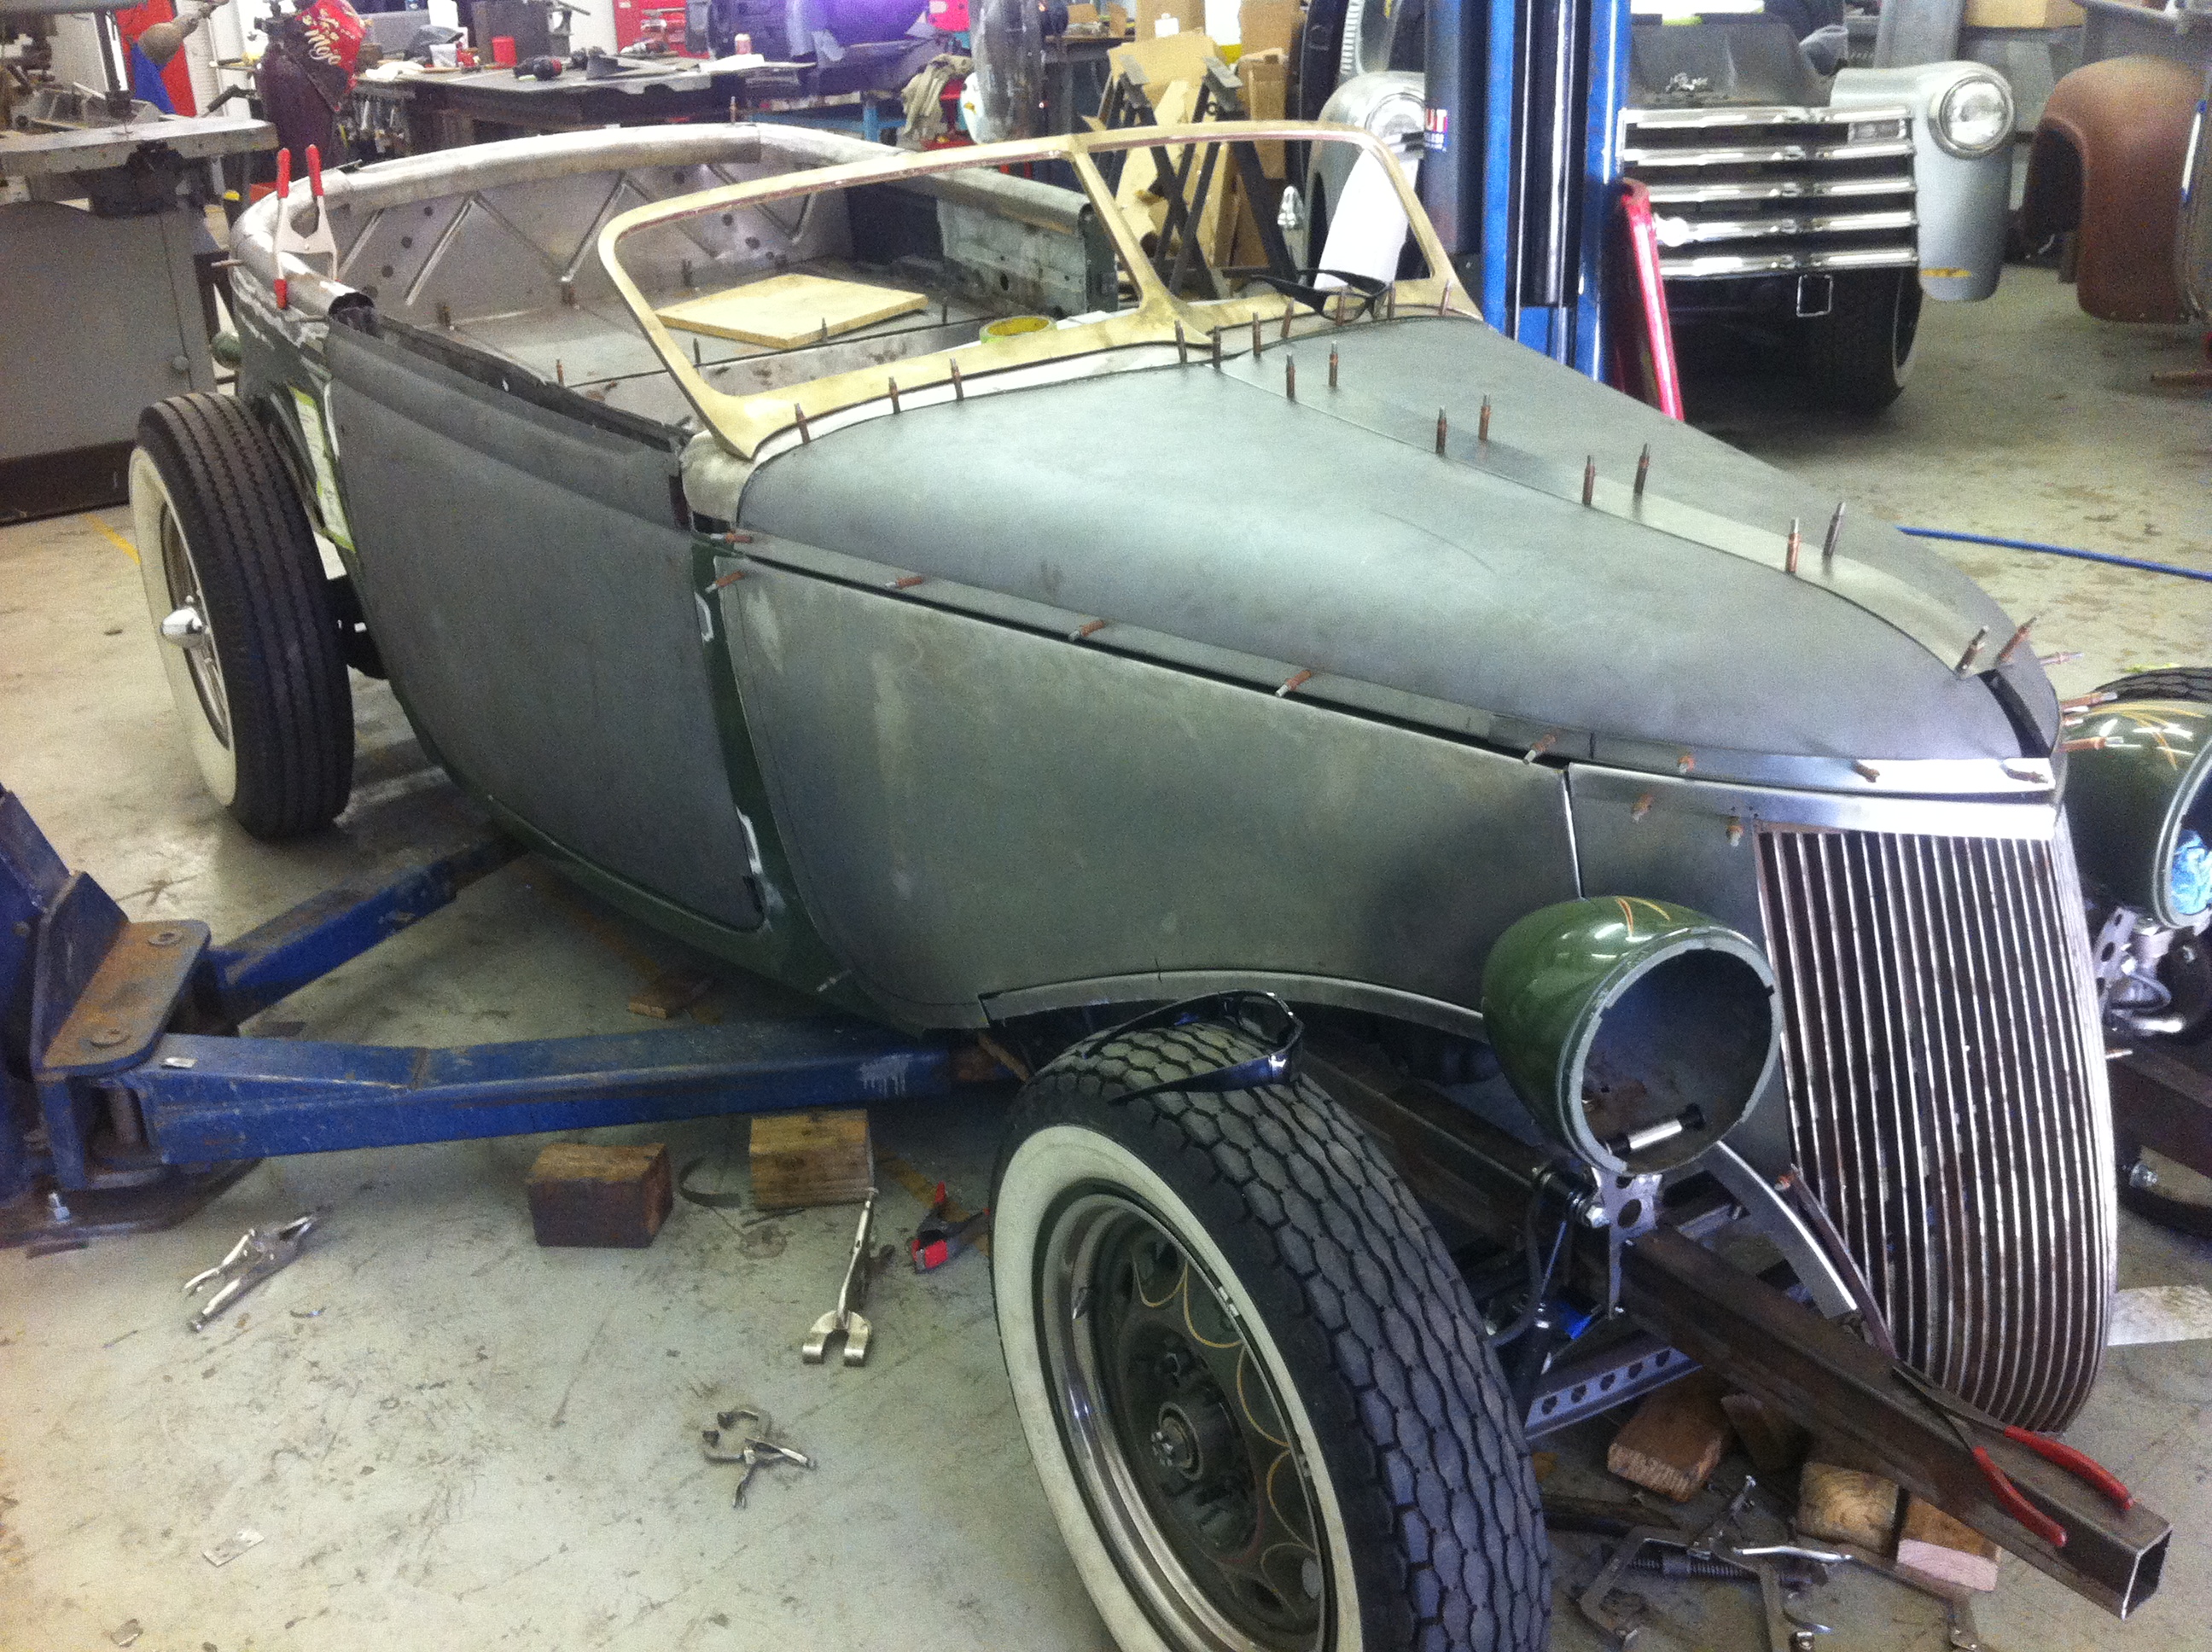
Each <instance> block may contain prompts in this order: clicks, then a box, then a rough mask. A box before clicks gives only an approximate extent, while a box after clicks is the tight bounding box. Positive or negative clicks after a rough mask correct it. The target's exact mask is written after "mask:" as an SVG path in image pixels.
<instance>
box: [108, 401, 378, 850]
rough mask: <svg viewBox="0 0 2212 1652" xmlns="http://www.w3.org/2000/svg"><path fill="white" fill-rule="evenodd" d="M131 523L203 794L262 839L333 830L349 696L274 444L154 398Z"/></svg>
mask: <svg viewBox="0 0 2212 1652" xmlns="http://www.w3.org/2000/svg"><path fill="white" fill-rule="evenodd" d="M131 523H132V525H133V527H134V528H135V530H136V532H137V544H138V570H139V574H140V576H141V578H142V580H143V582H144V585H145V588H146V606H147V609H148V611H149V613H150V614H151V615H152V616H153V620H154V625H155V635H156V636H157V638H159V639H161V640H160V641H159V644H158V646H159V647H160V648H161V653H162V656H163V658H162V666H163V669H164V670H165V671H167V675H168V678H169V691H170V694H171V695H172V696H173V698H174V699H175V701H176V702H177V713H178V715H179V716H180V717H181V718H182V719H183V720H184V722H185V737H186V739H187V740H188V742H189V743H190V744H191V750H192V756H193V757H194V759H195V760H196V761H197V763H198V764H199V768H200V774H201V777H202V778H203V779H204V780H206V782H207V787H208V790H209V791H210V792H211V793H214V795H215V799H216V801H217V802H218V803H220V804H222V805H223V806H224V807H225V808H227V809H228V810H229V811H230V812H231V815H232V816H233V817H234V818H235V819H236V820H237V822H238V823H239V824H240V826H243V827H244V828H245V829H246V830H247V831H248V832H250V833H252V835H254V836H256V837H259V838H268V839H281V838H288V837H297V836H299V835H302V834H303V833H307V832H312V831H315V830H317V829H319V828H321V827H324V826H327V825H329V824H330V823H331V821H332V820H334V819H336V818H337V815H338V813H339V812H340V811H342V810H343V809H344V807H345V805H346V799H347V797H348V795H349V793H351V792H352V790H353V691H352V688H351V686H350V684H349V683H348V681H347V678H346V668H345V661H344V657H343V652H342V647H341V639H340V636H339V632H338V625H337V618H336V616H334V614H333V613H332V610H331V599H330V590H329V581H328V580H327V579H326V578H325V575H324V573H323V564H322V557H321V554H320V553H319V551H318V550H317V549H316V546H315V538H314V535H313V532H312V531H310V530H309V528H308V526H307V513H305V512H304V511H303V510H302V509H301V506H300V499H299V495H298V494H297V493H295V491H294V489H293V485H292V482H291V479H290V477H289V475H288V474H287V472H286V471H285V468H284V464H283V459H282V457H281V456H280V455H279V454H278V452H277V451H276V444H275V442H274V441H273V440H272V439H271V438H270V435H269V434H268V432H267V431H265V430H264V429H263V428H261V427H260V425H258V423H256V422H255V421H254V418H253V416H252V413H250V412H249V411H248V410H246V407H245V406H244V405H243V404H240V402H239V401H237V400H236V399H235V398H232V397H228V396H216V395H210V394H206V393H198V394H194V395H190V396H175V397H172V398H169V399H168V400H167V401H164V402H156V403H155V404H154V405H153V406H151V407H149V408H148V409H147V410H145V412H143V414H141V415H140V416H139V418H138V446H137V449H136V451H134V452H132V453H131ZM185 610H191V613H192V614H193V615H194V616H197V620H196V622H194V621H185V622H183V623H182V624H181V625H180V626H179V630H180V632H181V633H182V634H183V635H180V636H179V638H175V639H172V638H169V637H167V636H166V635H164V633H163V623H164V621H165V620H169V619H171V618H172V617H173V616H183V615H184V614H185ZM194 623H197V627H198V629H197V631H194V630H193V629H191V628H192V625H193V624H194Z"/></svg>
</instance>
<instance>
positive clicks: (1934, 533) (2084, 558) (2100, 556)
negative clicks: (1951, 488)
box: [1898, 528, 2212, 582]
mask: <svg viewBox="0 0 2212 1652" xmlns="http://www.w3.org/2000/svg"><path fill="white" fill-rule="evenodd" d="M1898 531H1899V533H1909V534H1911V536H1912V537H1913V538H1916V539H1957V540H1960V541H1963V542H1964V543H1965V544H1970V545H2002V546H2003V547H2004V548H2005V549H2006V550H2039V551H2041V552H2043V553H2044V554H2045V556H2071V557H2074V558H2075V560H2076V561H2079V562H2110V563H2111V564H2112V566H2113V567H2114V568H2141V569H2142V570H2143V571H2144V572H2145V573H2147V574H2172V575H2173V576H2174V577H2175V578H2176V579H2181V580H2206V581H2208V582H2212V574H2207V573H2204V572H2203V571H2202V570H2201V569H2197V568H2176V567H2175V566H2174V565H2173V564H2172V563H2171V562H2144V561H2143V560H2142V559H2141V558H2140V557H2136V556H2107V555H2106V553H2105V552H2103V551H2101V550H2075V548H2074V547H2073V546H2071V545H2046V544H2041V543H2039V541H2036V540H2033V539H2000V538H1997V537H1996V535H1995V534H1990V533H1954V532H1953V531H1951V530H1950V529H1948V528H1899V530H1898Z"/></svg>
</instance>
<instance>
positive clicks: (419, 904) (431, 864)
mask: <svg viewBox="0 0 2212 1652" xmlns="http://www.w3.org/2000/svg"><path fill="white" fill-rule="evenodd" d="M520 853H522V848H521V846H520V844H518V843H516V842H515V841H513V840H512V839H511V838H506V837H501V836H497V835H487V836H484V837H482V838H479V839H477V840H476V841H472V842H470V843H467V844H465V845H464V846H463V847H460V848H459V849H456V850H454V851H453V853H450V854H446V855H441V856H440V857H439V858H438V859H435V860H430V861H426V862H423V863H422V864H421V865H414V866H408V867H405V868H404V869H403V870H401V871H399V872H396V873H392V874H391V875H389V876H388V877H386V878H384V879H382V880H381V881H379V882H374V883H372V882H370V881H369V880H368V879H366V878H356V879H354V880H352V881H350V882H348V883H344V884H338V885H337V887H335V888H333V889H327V890H324V891H323V892H322V893H321V894H319V895H314V896H309V897H308V898H307V900H304V901H302V902H300V904H299V905H297V906H295V907H294V908H292V909H291V910H290V911H289V912H287V913H284V914H281V915H280V916H277V917H275V918H272V919H270V920H269V921H268V922H267V923H265V924H263V925H262V926H260V927H259V928H258V929H252V930H248V931H247V932H246V933H245V934H243V935H240V937H239V938H237V939H236V940H234V941H232V942H230V943H228V944H226V945H223V946H218V947H216V948H214V949H212V950H211V951H210V952H209V953H208V962H209V963H210V964H211V965H212V966H213V967H214V969H215V972H216V987H217V990H218V991H219V992H220V993H222V1007H223V1012H224V1013H225V1014H226V1015H227V1016H228V1017H230V1019H231V1020H233V1021H243V1020H245V1019H246V1017H248V1016H250V1015H252V1014H255V1013H256V1012H258V1011H262V1010H265V1009H267V1008H268V1007H269V1006H270V1005H272V1004H274V1003H276V1002H277V1001H278V1000H279V999H283V998H287V997H289V996H290V995H291V994H292V993H296V992H298V991H299V990H300V988H301V987H305V986H307V984H308V983H309V982H310V981H319V980H320V979H321V978H322V977H323V976H325V975H328V974H330V973H331V970H333V969H337V967H338V966H339V965H340V964H342V963H347V962H348V961H349V960H351V959H353V958H357V957H360V956H361V955H362V953H364V952H366V951H368V950H369V949H370V948H372V947H374V945H376V944H377V943H378V942H380V941H383V940H386V939H388V938H391V937H392V936H393V935H396V934H398V932H400V931H401V930H403V929H405V928H407V927H409V926H410V925H412V924H415V923H416V922H418V921H420V920H422V919H423V918H426V917H428V915H429V914H431V913H433V912H435V911H437V910H438V909H439V908H441V907H445V906H450V905H451V904H452V903H453V897H454V896H457V895H459V893H460V892H461V890H464V889H466V888H467V887H468V886H469V885H470V884H473V883H475V882H476V881H477V879H478V878H482V877H484V876H485V875H486V874H488V873H490V872H496V871H498V870H499V869H500V868H501V866H503V865H506V864H507V862H508V861H510V860H512V859H514V858H515V856H517V855H518V854H520Z"/></svg>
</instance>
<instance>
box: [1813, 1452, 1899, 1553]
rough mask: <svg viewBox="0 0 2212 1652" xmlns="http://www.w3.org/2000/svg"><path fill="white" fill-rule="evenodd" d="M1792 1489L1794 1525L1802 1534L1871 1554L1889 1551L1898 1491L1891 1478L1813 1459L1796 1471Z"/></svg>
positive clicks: (1895, 1527) (1895, 1517)
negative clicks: (1796, 1474) (1793, 1495)
mask: <svg viewBox="0 0 2212 1652" xmlns="http://www.w3.org/2000/svg"><path fill="white" fill-rule="evenodd" d="M1797 1488H1798V1489H1797V1520H1796V1526H1797V1530H1798V1532H1799V1533H1800V1534H1802V1535H1803V1536H1806V1537H1829V1538H1834V1539H1835V1540H1837V1541H1838V1542H1841V1543H1856V1544H1857V1545H1858V1546H1860V1547H1861V1548H1863V1549H1871V1550H1873V1551H1874V1552H1875V1553H1876V1554H1881V1555H1887V1553H1888V1552H1889V1547H1890V1539H1891V1537H1892V1535H1893V1534H1894V1533H1895V1531H1896V1529H1897V1500H1898V1497H1899V1495H1900V1493H1899V1491H1898V1488H1897V1486H1896V1485H1894V1484H1893V1482H1891V1481H1889V1480H1886V1479H1882V1477H1881V1475H1879V1474H1869V1473H1863V1472H1861V1471H1860V1470H1858V1469H1856V1468H1843V1467H1838V1466H1837V1465H1836V1464H1834V1463H1831V1462H1823V1461H1820V1460H1819V1459H1818V1458H1815V1459H1814V1460H1813V1461H1808V1463H1807V1464H1806V1465H1805V1467H1804V1469H1803V1471H1802V1473H1800V1474H1799V1476H1798V1479H1797Z"/></svg>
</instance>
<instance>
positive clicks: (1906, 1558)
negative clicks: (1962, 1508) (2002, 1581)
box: [1897, 1496, 1998, 1593]
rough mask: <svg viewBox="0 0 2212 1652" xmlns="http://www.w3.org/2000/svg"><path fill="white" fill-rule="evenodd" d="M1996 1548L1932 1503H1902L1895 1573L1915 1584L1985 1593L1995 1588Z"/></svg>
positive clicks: (1912, 1500) (1913, 1499) (1916, 1500)
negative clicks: (1903, 1509)
mask: <svg viewBox="0 0 2212 1652" xmlns="http://www.w3.org/2000/svg"><path fill="white" fill-rule="evenodd" d="M1997 1555H1998V1549H1997V1546H1996V1544H1994V1543H1992V1542H1990V1540H1989V1539H1987V1538H1985V1537H1984V1536H1983V1535H1982V1534H1980V1533H1979V1532H1978V1531H1976V1530H1974V1528H1973V1527H1971V1526H1967V1525H1965V1524H1962V1523H1961V1522H1960V1521H1955V1520H1954V1519H1952V1518H1951V1516H1950V1515H1947V1514H1945V1513H1944V1512H1943V1511H1942V1509H1938V1508H1937V1507H1936V1505H1935V1504H1934V1503H1923V1501H1921V1499H1919V1498H1918V1497H1911V1496H1908V1497H1906V1498H1905V1525H1904V1527H1903V1528H1902V1529H1901V1530H1900V1531H1899V1534H1898V1538H1897V1570H1899V1572H1901V1573H1903V1574H1904V1575H1905V1576H1906V1577H1908V1578H1910V1579H1911V1581H1912V1582H1916V1583H1924V1584H1929V1585H1931V1586H1932V1585H1936V1584H1949V1585H1951V1586H1952V1587H1953V1588H1965V1589H1972V1590H1974V1591H1976V1592H1977V1593H1986V1592H1987V1591H1989V1590H1990V1589H1993V1588H1996V1586H1997Z"/></svg>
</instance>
